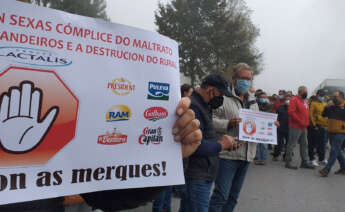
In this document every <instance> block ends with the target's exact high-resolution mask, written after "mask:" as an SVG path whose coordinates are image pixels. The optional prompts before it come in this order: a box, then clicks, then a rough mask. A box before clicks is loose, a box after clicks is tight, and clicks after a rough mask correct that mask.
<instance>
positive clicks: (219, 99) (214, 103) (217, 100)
mask: <svg viewBox="0 0 345 212" xmlns="http://www.w3.org/2000/svg"><path fill="white" fill-rule="evenodd" d="M223 102H224V97H223V96H215V97H213V98H212V99H211V100H210V102H209V103H208V104H209V105H210V106H211V108H212V109H217V108H219V107H220V106H222V105H223Z"/></svg>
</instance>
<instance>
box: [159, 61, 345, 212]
mask: <svg viewBox="0 0 345 212" xmlns="http://www.w3.org/2000/svg"><path fill="white" fill-rule="evenodd" d="M252 81H253V71H252V69H251V67H250V66H248V65H247V64H244V63H240V64H238V65H236V66H235V68H234V70H233V75H232V81H231V83H230V84H228V83H227V80H226V79H224V78H223V77H221V76H219V75H215V74H211V75H208V76H206V77H205V78H204V79H203V81H202V82H201V85H200V87H199V88H196V89H195V90H193V88H192V87H191V86H190V85H188V84H184V85H182V86H181V94H182V96H190V98H191V102H192V104H191V109H192V110H193V111H194V113H195V117H196V119H198V120H199V122H200V129H201V131H202V135H203V138H202V141H201V145H200V146H199V147H198V148H197V150H196V151H195V152H194V153H193V154H192V155H191V156H190V157H188V158H186V159H184V169H185V179H186V184H185V185H183V186H178V187H171V188H169V189H167V190H166V191H165V192H163V193H162V195H160V196H159V197H158V198H157V199H156V200H155V201H154V204H153V212H162V211H167V212H168V211H170V210H171V209H170V198H171V196H172V193H173V191H176V194H177V195H178V196H179V197H180V198H181V202H180V210H179V212H221V211H226V212H232V211H234V208H235V206H236V204H237V201H238V198H239V194H240V191H241V188H242V185H243V183H244V179H245V177H246V173H247V170H248V167H249V164H250V162H252V161H254V164H256V165H266V163H267V160H268V156H269V151H270V150H271V155H272V161H280V160H282V161H284V162H285V167H286V168H287V169H292V170H297V169H298V168H305V169H315V168H316V167H318V166H321V165H322V166H324V167H323V168H322V169H320V170H319V173H320V176H322V177H327V176H328V175H329V173H330V172H331V169H332V167H333V166H334V164H335V162H336V160H338V161H339V164H340V169H339V170H337V171H336V172H335V174H336V175H345V157H344V153H343V152H342V151H344V146H345V142H344V140H345V108H344V106H345V101H344V93H343V92H342V91H336V92H334V93H333V94H332V96H326V92H325V90H318V91H317V93H316V94H315V95H313V96H311V97H310V98H308V89H307V88H306V87H305V86H300V87H299V88H298V93H297V94H295V95H294V94H293V92H292V91H285V90H279V93H278V95H276V94H274V95H272V96H268V95H267V93H266V92H265V91H263V90H262V89H258V90H254V89H253V86H252ZM241 108H246V109H251V110H257V111H262V112H270V113H276V114H277V117H278V118H277V121H276V123H275V124H276V126H277V145H274V147H273V146H269V145H267V144H263V143H260V144H255V143H249V142H245V141H239V140H237V137H238V135H239V128H238V126H239V123H240V122H241V121H242V120H241V119H240V118H239V110H240V109H241ZM329 142H330V146H331V148H330V153H329V157H328V160H327V156H326V149H327V147H328V145H327V144H328V143H329ZM297 144H299V145H300V151H299V152H300V157H301V164H300V165H299V166H297V165H296V164H294V163H293V161H295V160H294V157H295V154H294V150H295V148H296V146H297ZM212 185H214V189H213V191H211V189H212Z"/></svg>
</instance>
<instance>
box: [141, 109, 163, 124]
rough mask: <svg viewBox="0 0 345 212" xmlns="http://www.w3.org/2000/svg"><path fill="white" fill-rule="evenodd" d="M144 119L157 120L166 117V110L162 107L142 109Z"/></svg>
mask: <svg viewBox="0 0 345 212" xmlns="http://www.w3.org/2000/svg"><path fill="white" fill-rule="evenodd" d="M144 117H145V119H147V120H149V121H157V120H160V119H165V118H167V117H168V111H167V110H166V109H165V108H163V107H150V108H148V109H146V110H145V111H144Z"/></svg>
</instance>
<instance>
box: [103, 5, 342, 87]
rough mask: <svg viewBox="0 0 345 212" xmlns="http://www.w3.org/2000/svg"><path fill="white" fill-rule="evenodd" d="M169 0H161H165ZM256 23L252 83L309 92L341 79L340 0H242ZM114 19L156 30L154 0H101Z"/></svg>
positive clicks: (155, 6) (117, 21)
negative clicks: (260, 65) (257, 61)
mask: <svg viewBox="0 0 345 212" xmlns="http://www.w3.org/2000/svg"><path fill="white" fill-rule="evenodd" d="M168 1H169V0H163V2H168ZM246 2H247V4H248V6H249V7H250V8H251V9H252V10H253V13H252V20H253V22H254V23H255V24H256V25H257V26H258V27H259V28H260V32H261V35H260V37H259V39H258V41H257V44H256V45H257V47H258V48H259V50H260V51H261V52H263V53H264V71H263V72H262V73H261V74H260V75H258V76H256V79H255V88H262V89H264V90H266V91H268V92H269V93H273V92H277V91H278V90H279V89H280V88H282V89H287V90H294V91H296V90H297V87H298V86H299V85H306V86H307V87H308V88H309V90H310V92H311V91H313V90H314V88H315V87H316V86H317V85H318V84H320V83H321V82H322V81H323V80H324V79H326V78H331V79H334V78H335V79H345V27H344V21H345V12H344V11H345V1H344V0H328V1H326V0H288V1H287V0H246ZM107 3H108V15H109V16H110V18H111V20H112V21H113V22H116V23H121V24H126V25H130V26H135V27H139V28H143V29H147V30H151V31H155V30H156V26H155V24H154V11H156V10H157V4H158V0H126V1H122V0H107Z"/></svg>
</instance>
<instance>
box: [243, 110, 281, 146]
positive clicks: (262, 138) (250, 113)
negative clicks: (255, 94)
mask: <svg viewBox="0 0 345 212" xmlns="http://www.w3.org/2000/svg"><path fill="white" fill-rule="evenodd" d="M239 117H240V118H241V119H242V122H241V123H240V126H239V131H240V132H239V140H242V141H248V142H254V143H263V144H277V126H276V125H275V121H276V120H277V114H274V113H266V112H260V111H254V110H248V109H241V110H240V114H239Z"/></svg>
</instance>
